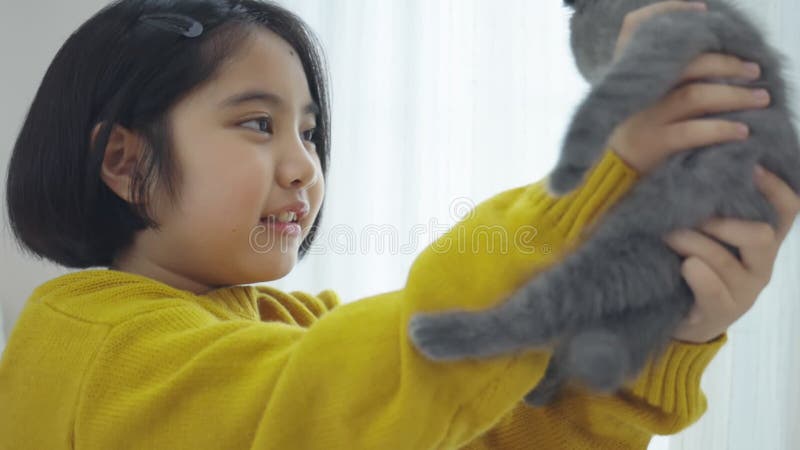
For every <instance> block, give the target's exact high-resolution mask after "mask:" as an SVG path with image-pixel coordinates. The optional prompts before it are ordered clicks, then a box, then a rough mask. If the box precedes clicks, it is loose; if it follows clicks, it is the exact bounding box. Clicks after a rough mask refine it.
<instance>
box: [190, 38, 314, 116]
mask: <svg viewBox="0 0 800 450" xmlns="http://www.w3.org/2000/svg"><path fill="white" fill-rule="evenodd" d="M207 87H208V88H209V89H208V90H207V92H206V93H207V94H208V95H209V96H210V97H211V98H210V100H212V101H215V102H220V101H223V100H224V99H223V97H229V96H230V95H232V94H234V93H237V92H242V91H253V90H262V91H268V92H272V93H274V94H276V95H278V96H280V97H282V98H284V99H286V100H287V101H289V102H291V103H296V104H300V103H302V104H306V103H309V102H310V100H311V98H310V93H309V90H308V83H307V79H306V76H305V72H304V70H303V64H302V62H301V60H300V57H299V56H298V54H297V51H296V50H295V49H294V48H293V47H292V46H291V45H290V44H289V43H288V42H286V41H285V40H284V39H283V38H281V37H280V36H278V35H277V34H275V33H273V32H271V31H269V30H263V31H262V30H259V31H256V32H254V33H252V34H251V35H250V36H249V37H248V38H247V40H246V41H245V42H243V43H242V45H241V46H240V47H239V49H238V50H237V52H236V54H234V55H232V57H231V59H230V60H229V61H228V62H227V63H225V64H224V65H223V66H221V67H220V69H219V73H218V75H217V77H216V79H215V81H214V82H213V83H210V84H209V85H208V86H207Z"/></svg>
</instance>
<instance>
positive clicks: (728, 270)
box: [664, 230, 752, 292]
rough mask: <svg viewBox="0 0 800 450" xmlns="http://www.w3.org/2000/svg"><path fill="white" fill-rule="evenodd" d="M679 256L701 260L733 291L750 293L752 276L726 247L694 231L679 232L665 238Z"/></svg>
mask: <svg viewBox="0 0 800 450" xmlns="http://www.w3.org/2000/svg"><path fill="white" fill-rule="evenodd" d="M664 240H665V241H666V242H667V244H669V246H670V247H671V248H672V249H673V250H675V251H676V252H677V253H678V254H679V255H681V256H683V257H687V258H691V257H695V258H700V259H701V260H702V261H703V262H704V263H705V264H706V265H707V266H709V267H711V268H712V269H713V271H714V273H716V275H717V276H718V277H719V278H720V280H722V282H723V283H724V284H725V285H726V286H728V288H730V290H731V291H734V292H737V291H745V290H746V291H749V290H751V285H752V282H751V281H749V280H750V279H751V278H752V276H751V275H749V274H748V273H747V270H745V268H744V267H743V266H742V263H740V262H739V260H738V259H737V258H736V257H735V256H734V255H733V254H731V252H729V251H728V250H727V249H725V247H723V246H721V245H720V244H719V243H717V242H715V241H714V240H713V239H711V238H709V237H708V236H705V235H703V234H702V233H700V232H697V231H694V230H678V231H675V232H672V233H670V234H669V235H668V236H666V237H665V238H664Z"/></svg>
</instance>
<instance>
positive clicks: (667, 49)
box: [409, 0, 800, 405]
mask: <svg viewBox="0 0 800 450" xmlns="http://www.w3.org/2000/svg"><path fill="white" fill-rule="evenodd" d="M656 1H657V0H574V1H566V2H565V3H567V4H568V5H569V6H571V7H573V8H574V9H575V11H574V14H573V16H572V19H571V30H572V47H573V53H574V55H575V58H576V61H577V65H578V68H579V70H580V72H581V74H583V76H584V77H585V78H586V79H587V80H588V81H589V82H590V83H592V90H591V92H590V94H589V95H588V97H587V98H586V99H585V100H584V101H583V103H582V104H581V106H580V107H579V108H578V110H577V112H576V113H575V116H574V118H573V121H572V124H571V126H570V128H569V130H568V133H567V135H566V137H565V139H564V144H563V149H562V153H561V158H560V160H559V161H558V164H557V166H556V167H555V169H554V171H553V172H552V174H551V175H550V178H549V187H550V189H551V190H552V191H554V192H555V193H557V194H563V193H565V192H568V191H570V190H572V189H574V188H575V187H576V186H578V185H579V184H580V183H581V181H582V179H583V177H584V175H585V173H586V172H587V170H588V169H590V168H591V167H592V166H593V165H594V164H595V163H596V162H597V161H598V160H599V158H600V157H601V155H602V153H603V151H604V150H605V149H606V148H607V147H606V143H607V140H608V138H609V136H610V134H611V132H612V130H614V128H615V127H617V126H618V125H619V124H620V123H622V122H623V121H624V120H625V119H626V118H628V117H630V116H631V115H633V114H634V113H636V112H638V111H640V110H643V109H645V108H646V107H648V106H649V105H652V104H654V103H655V102H657V101H658V100H659V99H660V98H662V97H663V96H664V95H665V94H666V93H667V92H668V91H670V90H671V89H673V88H674V87H675V86H676V85H677V82H678V80H679V78H680V75H681V73H682V72H683V71H684V69H685V68H686V66H687V65H688V63H689V62H690V61H692V60H693V59H694V58H695V57H697V56H699V55H700V54H702V53H707V52H716V53H728V54H733V55H736V56H738V57H740V58H741V59H743V60H746V61H754V62H757V63H758V64H759V65H760V66H761V69H762V76H761V78H760V79H759V80H758V81H755V82H750V83H745V82H744V81H741V80H739V81H736V80H728V81H727V82H729V83H730V84H742V85H744V84H747V85H748V86H750V87H756V86H759V87H764V88H766V89H767V90H768V91H769V92H770V95H771V99H772V100H771V104H770V106H769V107H768V108H766V109H753V110H748V111H743V112H732V113H725V114H717V115H715V116H716V117H719V118H725V119H728V120H733V121H737V122H744V123H747V124H748V125H749V126H750V129H751V136H750V138H749V139H748V140H746V141H739V142H730V143H726V144H722V145H714V146H709V147H704V148H701V149H697V150H692V151H688V152H680V153H679V154H676V155H674V156H672V157H671V158H670V159H668V160H667V161H666V162H665V163H663V164H662V166H660V167H659V168H658V169H656V170H654V171H653V172H652V173H650V174H649V175H647V176H646V177H644V178H643V179H641V180H640V181H639V182H638V183H637V184H636V186H634V188H633V189H632V190H631V192H630V193H629V194H628V195H627V196H626V197H625V198H623V199H622V200H621V201H620V202H619V204H617V205H616V206H615V207H613V208H612V209H611V210H610V211H609V212H608V213H607V215H606V216H605V218H604V219H603V220H602V221H601V222H600V223H599V224H598V227H597V229H596V231H594V232H592V233H591V235H590V236H589V238H588V240H587V241H586V242H585V243H583V244H582V245H580V246H579V247H578V248H577V249H576V250H575V251H574V252H573V253H571V254H570V255H568V256H567V257H566V258H565V259H564V261H563V262H561V263H560V264H558V265H556V266H554V267H553V268H551V269H549V270H548V271H546V272H544V273H541V274H539V275H538V276H536V277H535V278H534V279H532V280H531V281H530V282H528V284H527V285H524V286H522V287H521V288H520V289H518V290H517V291H516V292H515V293H514V294H513V295H512V296H511V297H510V298H509V299H508V300H507V301H505V302H503V303H501V304H500V305H499V306H497V307H495V308H492V309H490V310H487V311H479V312H468V311H452V312H446V313H438V314H419V315H417V316H415V317H413V318H412V320H411V321H410V324H409V335H410V338H411V339H412V341H413V342H414V343H415V344H416V345H417V347H418V348H419V349H420V351H421V352H422V353H423V354H425V355H426V356H427V357H429V358H431V359H434V360H453V359H462V358H465V357H486V356H492V355H497V354H502V353H509V352H511V351H514V350H516V349H525V348H533V347H539V346H542V345H553V346H554V353H553V357H552V359H551V362H550V365H549V366H548V369H547V372H546V375H545V377H544V379H543V380H542V382H541V383H539V385H538V386H537V387H536V388H535V389H534V390H533V391H531V393H529V394H528V395H527V396H526V397H525V401H526V402H527V403H528V404H531V405H541V404H544V403H547V402H548V401H550V400H551V399H552V397H553V395H555V394H556V393H557V392H558V391H559V389H560V388H561V386H562V385H563V383H564V382H565V381H567V379H569V378H573V377H575V378H577V379H579V380H582V381H583V382H585V383H586V384H587V385H588V386H589V387H590V388H592V389H595V390H598V391H604V392H610V391H614V390H616V389H617V388H619V387H620V386H621V384H622V383H623V382H624V381H625V380H626V379H628V378H631V377H632V376H634V375H636V374H637V373H638V372H639V371H640V370H641V368H642V367H643V366H644V364H645V362H646V360H647V359H648V357H651V356H657V355H658V354H659V353H660V352H661V351H662V350H663V349H664V347H665V346H666V344H667V343H668V342H669V340H670V335H671V334H672V333H673V331H674V330H675V328H676V326H677V325H678V323H679V322H680V321H681V319H683V318H684V317H685V315H686V313H687V312H688V311H689V310H690V308H691V305H692V303H693V301H694V300H693V295H692V292H691V290H690V289H689V287H688V285H687V284H686V282H685V280H684V279H683V278H682V276H681V273H680V265H681V258H680V257H679V256H678V255H677V254H676V253H674V252H673V251H672V250H671V249H670V248H669V247H668V246H667V245H666V244H665V243H664V241H663V240H662V237H663V236H665V235H666V234H667V233H668V232H670V231H672V230H676V229H678V228H696V227H697V226H698V225H699V224H701V223H702V222H704V221H705V220H707V219H709V218H711V217H715V216H719V217H736V218H741V219H745V220H755V221H766V222H768V223H770V224H772V225H773V226H776V225H777V214H776V212H775V211H774V209H773V208H772V207H771V205H770V204H769V203H768V201H767V200H766V199H765V198H764V196H763V195H762V194H761V193H760V191H759V190H758V189H757V187H756V186H755V184H754V181H753V176H752V173H753V168H754V166H755V164H756V163H757V162H759V163H761V164H762V165H763V166H765V167H766V168H767V169H769V170H770V171H772V172H774V173H776V174H777V175H778V176H780V177H781V178H783V179H784V180H785V181H786V182H787V183H788V184H789V185H790V186H791V187H792V188H793V189H794V190H795V192H800V146H798V139H797V133H796V131H795V129H794V127H793V125H792V122H791V121H792V118H791V113H790V111H789V106H788V104H787V92H786V86H785V82H784V81H783V78H782V75H781V70H782V65H781V60H782V57H781V56H780V54H779V53H777V52H776V51H775V50H774V49H773V48H771V47H770V46H769V45H768V44H767V43H765V41H764V38H763V36H762V33H761V32H760V31H758V30H757V28H756V27H755V26H754V25H753V24H752V23H751V22H750V21H749V20H748V19H747V17H746V16H745V15H744V14H743V13H742V12H741V11H739V10H738V9H736V8H735V7H734V6H733V5H731V3H730V2H727V1H724V0H707V1H706V3H707V5H708V11H707V12H695V11H680V12H670V13H664V14H660V15H657V16H655V17H654V18H652V19H650V20H648V21H647V22H645V23H643V24H641V26H640V28H639V29H638V30H637V31H636V32H635V34H634V36H633V37H632V39H631V40H630V42H629V44H628V46H627V47H626V49H625V51H624V53H623V54H622V55H621V56H620V58H619V60H618V61H617V62H615V63H614V64H613V65H611V63H610V61H611V58H612V53H613V49H614V45H615V42H616V39H617V35H618V33H619V30H620V27H621V24H622V21H623V18H624V16H625V15H626V14H627V13H628V12H631V11H633V10H635V9H638V8H641V7H643V6H646V5H648V4H651V3H655V2H656ZM729 248H732V247H729ZM734 253H736V252H735V251H734Z"/></svg>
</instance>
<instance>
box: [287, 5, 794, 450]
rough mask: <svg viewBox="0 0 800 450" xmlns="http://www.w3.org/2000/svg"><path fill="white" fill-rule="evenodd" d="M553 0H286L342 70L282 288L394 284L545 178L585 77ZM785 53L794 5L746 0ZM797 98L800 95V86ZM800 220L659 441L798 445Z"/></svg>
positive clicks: (353, 292) (376, 288) (660, 444)
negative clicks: (672, 430) (320, 190)
mask: <svg viewBox="0 0 800 450" xmlns="http://www.w3.org/2000/svg"><path fill="white" fill-rule="evenodd" d="M561 3H562V2H561V1H560V0H548V1H535V2H533V1H529V0H504V1H492V2H489V1H485V0H484V1H481V0H378V1H376V0H336V1H321V0H284V1H283V4H284V5H286V6H288V7H289V8H291V9H293V10H294V11H296V12H298V13H299V14H300V15H301V16H302V17H304V18H305V19H306V21H308V22H309V23H310V24H311V26H312V27H313V28H314V29H315V30H316V31H317V33H318V34H319V36H320V37H321V40H322V41H323V45H324V46H325V47H326V50H327V53H328V57H329V62H330V66H331V72H332V80H333V85H332V87H333V160H332V170H331V174H330V179H329V193H328V197H327V200H326V203H327V206H326V208H327V209H326V211H325V214H326V217H325V221H324V223H323V227H322V235H321V239H320V240H319V241H318V243H317V245H316V248H315V251H314V252H313V253H314V254H313V255H309V258H308V259H307V260H306V261H304V262H302V263H301V264H300V265H299V266H298V268H297V269H295V271H294V272H293V273H292V274H291V275H290V276H288V277H287V278H285V279H283V280H280V281H278V282H275V283H272V284H274V285H277V286H279V287H283V288H286V289H299V288H301V287H302V288H303V289H309V290H312V291H313V290H319V289H324V288H334V289H336V290H337V291H339V292H340V293H341V294H342V296H343V298H344V299H346V301H348V300H354V299H357V298H361V297H363V296H366V295H371V294H374V293H379V292H383V291H388V290H392V289H397V288H399V287H401V286H402V285H403V283H404V281H405V276H406V273H407V269H408V267H409V265H410V263H411V261H412V260H413V258H414V256H415V255H416V254H417V253H418V252H419V251H421V250H422V249H423V248H424V247H425V245H426V244H427V243H429V242H431V241H432V240H433V239H435V238H436V237H437V236H440V235H441V234H442V232H443V231H444V230H445V229H446V228H447V227H448V226H452V225H453V224H455V222H456V221H457V220H458V218H459V217H461V216H460V214H461V213H463V211H464V209H463V208H465V207H470V206H471V205H474V204H475V203H477V202H480V201H482V200H484V199H486V198H487V197H489V196H491V195H492V194H495V193H497V192H500V191H501V190H504V189H508V188H511V187H515V186H518V185H522V184H527V183H529V182H532V181H535V180H538V179H540V178H541V177H543V176H544V175H545V174H546V173H547V171H548V170H549V169H550V168H551V167H552V165H553V163H554V162H555V159H556V156H557V151H558V148H559V142H560V139H561V136H562V133H563V131H564V128H565V126H566V123H567V120H568V119H569V117H570V114H571V111H572V110H573V108H574V107H575V105H576V103H577V102H578V101H579V99H580V98H581V97H582V96H583V94H584V93H585V92H586V89H587V87H586V85H585V83H584V82H583V81H582V79H580V78H579V76H578V75H577V73H576V71H575V69H574V66H573V62H572V59H571V55H570V52H569V47H568V41H567V39H568V35H567V17H568V16H567V13H566V11H565V10H564V8H563V7H562V6H561ZM741 3H742V4H743V6H745V7H747V8H748V10H749V11H751V12H752V14H754V15H755V16H756V17H757V20H759V22H760V23H762V24H763V25H764V26H765V28H766V29H769V31H770V38H771V39H772V40H773V42H774V43H775V44H776V45H778V46H779V47H780V48H782V49H783V50H784V53H786V55H787V56H789V57H790V59H791V60H792V66H791V70H790V71H789V75H790V77H791V78H792V80H793V81H794V83H795V85H797V87H798V89H800V77H798V72H797V66H796V65H794V63H795V62H796V61H797V60H798V56H800V28H798V27H797V23H800V5H798V4H797V3H796V2H794V1H792V0H748V1H745V2H741ZM793 104H794V105H795V109H796V110H797V111H798V112H800V97H798V96H797V95H795V96H794V97H793ZM798 278H800V226H795V228H794V230H793V232H792V233H791V234H790V236H789V238H788V239H787V242H786V243H785V245H784V246H783V249H782V251H781V253H780V256H779V260H778V261H777V263H776V266H775V272H774V275H773V278H772V282H771V283H770V285H769V286H768V288H767V289H766V290H765V291H764V292H763V294H762V296H761V298H760V299H759V301H758V302H757V304H756V306H755V307H754V308H753V309H752V310H751V311H750V312H749V313H748V314H747V315H746V316H745V317H744V318H743V319H741V320H740V321H739V322H737V323H736V324H735V325H734V327H733V328H732V329H731V330H730V341H729V343H728V345H727V346H726V347H725V348H724V349H723V350H722V351H721V352H720V353H719V354H718V356H717V357H716V358H715V360H714V361H713V363H712V364H711V366H710V367H709V369H708V371H707V372H706V374H705V377H704V379H703V386H704V389H705V392H706V393H707V395H708V399H709V409H708V412H707V413H706V414H705V416H704V417H703V418H702V419H701V420H700V421H699V422H698V423H697V424H695V425H694V426H693V427H691V428H690V429H688V430H686V431H685V432H683V433H681V434H680V435H677V436H671V437H658V438H656V439H654V440H653V443H652V444H651V449H663V450H666V449H669V450H677V449H681V450H724V449H731V450H752V449H756V448H761V449H765V450H767V449H769V450H790V449H797V448H800V429H799V428H798V426H797V425H798V424H800V412H799V411H800V408H798V403H800V388H799V387H798V383H797V381H796V380H798V379H800V351H799V347H800V346H798V344H800V331H799V330H800V327H798V325H797V324H798V323H800V281H798Z"/></svg>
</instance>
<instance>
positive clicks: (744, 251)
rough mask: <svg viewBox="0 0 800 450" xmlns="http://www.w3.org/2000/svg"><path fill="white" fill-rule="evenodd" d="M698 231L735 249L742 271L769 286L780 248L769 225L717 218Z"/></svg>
mask: <svg viewBox="0 0 800 450" xmlns="http://www.w3.org/2000/svg"><path fill="white" fill-rule="evenodd" d="M700 229H701V230H703V231H704V232H706V233H708V234H710V235H712V236H714V237H716V238H718V239H719V240H721V241H723V242H725V243H727V244H730V245H733V246H734V247H737V248H738V249H739V254H740V255H741V257H742V264H743V265H744V267H745V269H746V270H747V271H748V272H750V273H751V274H752V275H755V276H756V277H757V278H759V279H760V280H761V281H762V282H763V284H764V286H766V285H767V283H769V279H770V277H771V276H772V267H773V264H774V263H775V256H776V255H777V253H778V246H779V241H778V239H777V236H776V234H775V230H773V229H772V227H771V226H770V225H769V224H767V223H764V222H751V221H745V220H740V219H732V218H724V219H718V218H716V219H711V220H709V221H707V222H705V223H704V224H703V225H701V226H700ZM762 287H763V286H762Z"/></svg>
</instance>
